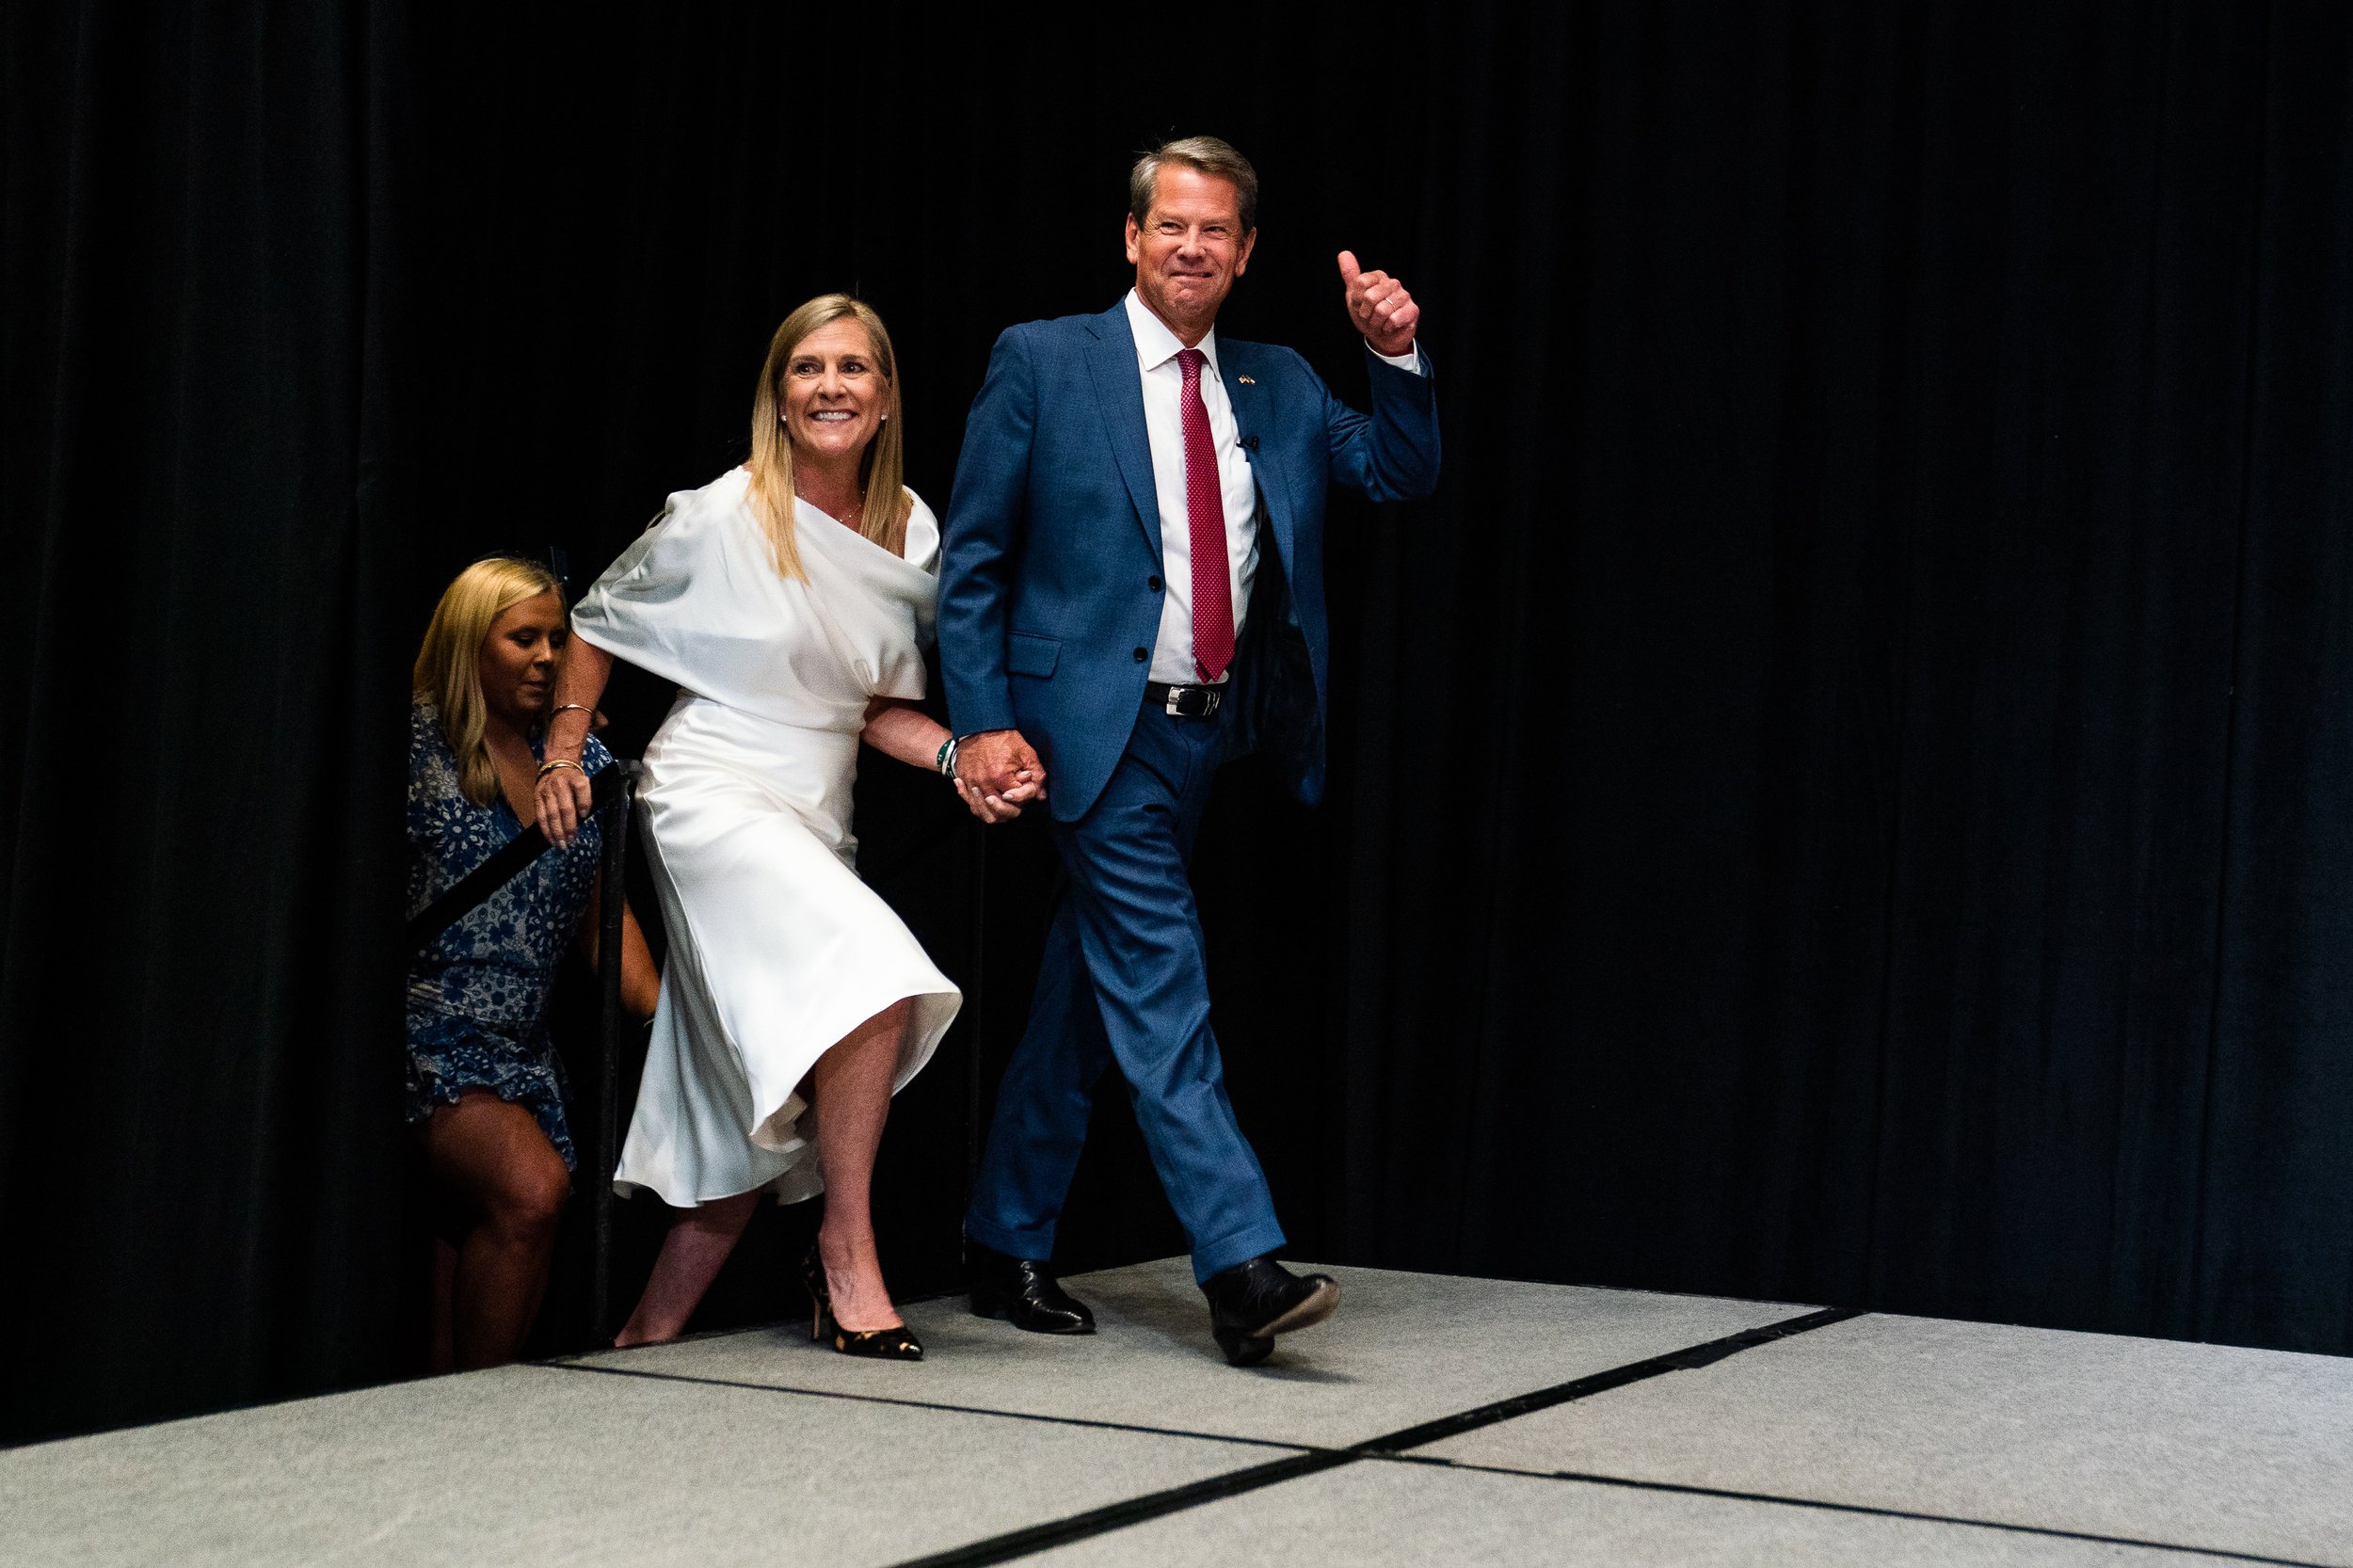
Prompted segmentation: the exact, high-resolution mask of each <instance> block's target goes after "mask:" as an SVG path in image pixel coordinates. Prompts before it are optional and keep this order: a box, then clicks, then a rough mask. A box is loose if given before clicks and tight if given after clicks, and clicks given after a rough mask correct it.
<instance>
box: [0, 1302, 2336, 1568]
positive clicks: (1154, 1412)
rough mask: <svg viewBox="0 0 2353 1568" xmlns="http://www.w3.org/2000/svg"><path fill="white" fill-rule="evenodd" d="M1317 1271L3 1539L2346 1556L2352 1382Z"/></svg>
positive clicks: (2293, 1368)
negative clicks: (1296, 1306) (1319, 1297)
mask: <svg viewBox="0 0 2353 1568" xmlns="http://www.w3.org/2000/svg"><path fill="white" fill-rule="evenodd" d="M1337 1272H1339V1274H1340V1276H1341V1278H1342V1280H1343V1282H1344V1284H1345V1286H1346V1290H1347V1298H1346V1303H1345V1304H1344V1306H1343V1307H1342V1310H1341V1313H1340V1315H1339V1317H1338V1318H1337V1319H1336V1320H1334V1321H1333V1322H1332V1323H1331V1324H1330V1325H1329V1326H1327V1327H1326V1328H1323V1329H1320V1330H1317V1331H1314V1332H1313V1333H1310V1334H1307V1335H1303V1336H1299V1337H1297V1338H1296V1339H1291V1340H1287V1341H1285V1346H1286V1348H1285V1349H1284V1351H1283V1352H1281V1354H1280V1355H1279V1356H1278V1357H1277V1359H1276V1360H1275V1361H1273V1363H1271V1364H1269V1365H1268V1366H1266V1367H1264V1368H1257V1369H1255V1370H1251V1371H1235V1370H1233V1369H1231V1368H1226V1367H1225V1365H1224V1364H1223V1363H1221V1362H1220V1361H1218V1360H1217V1359H1216V1357H1215V1354H1214V1352H1213V1351H1212V1349H1211V1347H1210V1345H1209V1336H1208V1334H1207V1332H1206V1329H1205V1327H1204V1314H1203V1312H1202V1308H1201V1304H1200V1297H1199V1295H1198V1293H1197V1292H1195V1291H1194V1290H1193V1284H1192V1279H1191V1276H1190V1273H1189V1272H1188V1271H1187V1270H1186V1269H1185V1268H1184V1266H1183V1264H1182V1263H1181V1262H1180V1261H1177V1260H1174V1259H1172V1260H1167V1261H1163V1262H1160V1263H1153V1264H1144V1265H1141V1266H1139V1267H1137V1268H1133V1269H1122V1270H1116V1271H1113V1272H1108V1273H1103V1274H1096V1275H1092V1276H1088V1277H1087V1278H1085V1279H1083V1280H1081V1281H1074V1282H1073V1284H1074V1288H1076V1289H1078V1290H1079V1291H1080V1293H1081V1294H1083V1295H1085V1296H1086V1297H1087V1298H1088V1299H1090V1300H1091V1301H1092V1302H1093V1303H1094V1304H1095V1305H1096V1316H1097V1318H1098V1320H1099V1321H1100V1323H1101V1325H1102V1333H1101V1334H1099V1335H1098V1336H1096V1337H1095V1338H1093V1339H1080V1340H1057V1339H1046V1338H1040V1337H1037V1336H1028V1335H1022V1334H1018V1333H1016V1332H1015V1331H1014V1330H1012V1329H1010V1328H1008V1327H1006V1326H1005V1325H1003V1324H1001V1323H991V1322H984V1321H981V1320H975V1319H973V1318H971V1317H969V1316H968V1315H967V1314H966V1313H965V1312H964V1311H963V1309H962V1303H961V1302H935V1303H928V1304H919V1305H917V1306H914V1307H912V1308H911V1309H910V1310H909V1312H908V1317H909V1319H910V1320H912V1321H913V1322H914V1323H915V1325H916V1326H917V1328H918V1330H919V1331H920V1333H921V1334H922V1336H923V1340H924V1344H925V1346H926V1348H927V1350H928V1352H929V1354H928V1356H927V1359H926V1360H925V1361H923V1362H922V1363H921V1364H920V1365H918V1366H882V1365H875V1364H872V1363H864V1362H856V1361H852V1360H849V1359H847V1358H845V1357H841V1356H837V1355H834V1354H832V1353H830V1352H827V1351H825V1350H824V1349H822V1348H821V1347H817V1346H812V1345H811V1344H809V1343H808V1338H807V1336H806V1334H805V1333H802V1334H798V1335H796V1334H794V1333H792V1332H791V1331H788V1330H752V1331H747V1332H744V1333H740V1334H729V1335H722V1336H711V1337H707V1338H701V1339H696V1340H690V1341H687V1342H685V1343H681V1344H678V1345H669V1346H660V1347H653V1348H648V1349H645V1350H638V1351H627V1352H608V1353H605V1354H601V1355H595V1356H588V1357H583V1358H580V1359H578V1360H573V1361H568V1362H564V1363H559V1364H552V1365H544V1366H527V1367H510V1368H502V1369H500V1370H497V1371H492V1372H479V1373H472V1374H469V1375H467V1376H463V1377H455V1378H441V1379H434V1380H429V1381H424V1382H419V1383H410V1384H398V1385H395V1386H392V1387H388V1388H378V1389H369V1390H364V1391H361V1392H359V1393H353V1394H342V1395H335V1396H330V1397H328V1398H324V1399H316V1400H298V1401H295V1402H291V1403H287V1404H282V1405H276V1406H271V1407H267V1408H264V1409H260V1410H249V1411H240V1412H235V1413H232V1414H229V1415H223V1416H205V1417H201V1418H199V1419H195V1420H188V1421H176V1422H171V1423H168V1424H165V1425H161V1426H153V1427H146V1428H140V1429H137V1430H135V1431H129V1432H110V1433H104V1434H102V1435H99V1436H94V1437H87V1438H76V1439H72V1440H70V1441H67V1442H61V1443H53V1444H46V1445H40V1446H37V1447H32V1448H19V1449H14V1450H10V1451H7V1452H0V1559H5V1560H6V1561H8V1562H9V1563H11V1564H14V1563H27V1564H31V1563H42V1564H46V1563H73V1564H111V1563H141V1564H146V1563H157V1564H161V1563H171V1564H215V1563H217V1564H230V1563H235V1564H277V1563H306V1564H307V1563H329V1562H332V1563H396V1564H409V1563H491V1562H495V1563H536V1562H548V1563H575V1562H577V1563H591V1562H594V1563H605V1564H609V1563H627V1564H630V1565H631V1568H646V1565H655V1564H670V1563H680V1564H689V1563H691V1564H696V1565H703V1564H713V1565H715V1564H728V1563H738V1562H741V1563H761V1564H770V1563H777V1562H787V1563H799V1562H808V1563H822V1564H825V1565H828V1568H832V1565H841V1568H849V1565H853V1564H893V1563H904V1562H913V1561H922V1560H932V1561H937V1562H941V1563H947V1562H955V1563H975V1564H977V1563H982V1562H1000V1561H1032V1562H1039V1563H1053V1564H1071V1565H1077V1564H1088V1565H1094V1564H1127V1563H1136V1564H1147V1563H1149V1564H1160V1563H1192V1562H1199V1563H1203V1564H1212V1563H1213V1564H1218V1565H1220V1568H1227V1565H1238V1564H1250V1563H1282V1564H1286V1565H1306V1564H1322V1563H1363V1564H1369V1565H1380V1564H1391V1563H1396V1564H1404V1563H1427V1562H1444V1563H1486V1562H1495V1563H1504V1562H1509V1563H1528V1562H1560V1563H1599V1564H1624V1565H1629V1568H1641V1565H1647V1564H1654V1563H1657V1564H1665V1563H1676V1564H1681V1563H1719V1562H1721V1563H1736V1562H1737V1563H1754V1562H1801V1563H1823V1564H1850V1563H1851V1564H1883V1563H1884V1564H1900V1563H1970V1564H1976V1563H1986V1564H1995V1563H2029V1562H2031V1563H2060V1564H2074V1563H2093V1562H2101V1563H2152V1564H2154V1563H2213V1562H2217V1561H2232V1560H2237V1561H2250V1562H2288V1563H2316V1564H2330V1565H2343V1568H2353V1361H2347V1360H2339V1359H2335V1358H2331V1357H2323V1356H2299V1355H2285V1354H2277V1353H2271V1352H2255V1351H2242V1350H2232V1349H2223V1348H2218V1347H2212V1346H2198V1345H2179V1344H2172V1343H2167V1342H2162V1341H2151V1340H2136V1339H2120V1338H2109V1337H2104V1336H2094V1335H2078V1334H2059V1333H2052V1332H2047V1331H2042V1330H2034V1329H2016V1328H1998V1327H1987V1326H1983V1325H1977V1324H1964V1323H1952V1322H1943V1321H1937V1320H1925V1319H1911V1318H1896V1317H1886V1316H1876V1315H1874V1316H1863V1317H1843V1318H1842V1317H1839V1316H1838V1315H1834V1314H1821V1313H1817V1312H1815V1311H1814V1310H1813V1309H1812V1308H1810V1307H1808V1306H1806V1305H1804V1304H1790V1303H1756V1302H1739V1301H1717V1300H1705V1299H1700V1298H1694V1297H1685V1296H1658V1295H1648V1294H1643V1293H1641V1292H1635V1291H1620V1290H1593V1289H1581V1288H1572V1287H1563V1286H1536V1285H1513V1284H1499V1283H1496V1282H1492V1281H1482V1280H1466V1279H1451V1278H1443V1277H1434V1276H1430V1275H1418V1274H1402V1273H1387V1272H1378V1271H1372V1270H1361V1269H1350V1270H1341V1271H1337ZM1791 1330H1794V1332H1791Z"/></svg>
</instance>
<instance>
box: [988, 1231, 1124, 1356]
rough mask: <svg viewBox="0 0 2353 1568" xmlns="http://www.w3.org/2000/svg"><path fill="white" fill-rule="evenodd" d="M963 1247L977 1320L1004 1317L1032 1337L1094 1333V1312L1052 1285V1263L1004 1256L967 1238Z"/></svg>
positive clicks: (1060, 1288)
mask: <svg viewBox="0 0 2353 1568" xmlns="http://www.w3.org/2000/svg"><path fill="white" fill-rule="evenodd" d="M964 1245H965V1249H966V1250H965V1260H964V1270H965V1279H966V1282H967V1283H968V1285H969V1286H970V1287H971V1290H972V1316H974V1317H975V1318H1002V1319H1004V1320H1006V1321H1007V1322H1009V1323H1011V1324H1012V1325H1013V1326H1014V1327H1016V1328H1025V1329H1028V1330H1029V1331H1030V1332H1031V1333H1032V1334H1093V1333H1094V1332H1095V1314H1094V1313H1092V1312H1089V1311H1088V1310H1087V1309H1086V1304H1085V1303H1084V1302H1080V1301H1074V1300H1072V1299H1071V1297H1070V1295H1069V1294H1068V1292H1066V1291H1064V1289H1063V1288H1062V1287H1061V1286H1060V1285H1057V1284H1056V1283H1054V1271H1053V1266H1052V1265H1050V1264H1047V1263H1040V1262H1038V1261H1036V1260H1035V1259H1032V1258H1027V1257H1007V1256H1005V1255H1004V1254H1003V1253H1000V1252H999V1251H997V1250H996V1249H995V1248H993V1247H984V1246H982V1245H981V1244H980V1243H979V1242H978V1241H975V1240H972V1239H971V1238H969V1237H967V1238H966V1239H965V1243H964Z"/></svg>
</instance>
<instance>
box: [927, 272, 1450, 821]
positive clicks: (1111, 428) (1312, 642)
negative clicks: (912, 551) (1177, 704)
mask: <svg viewBox="0 0 2353 1568" xmlns="http://www.w3.org/2000/svg"><path fill="white" fill-rule="evenodd" d="M1367 360H1368V361H1369V365H1370V368H1371V373H1372V415H1371V417H1370V418H1367V417H1366V416H1365V415H1363V414H1360V413H1358V412H1356V411H1355V410H1354V409H1353V408H1348V407H1347V406H1346V405H1344V404H1342V403H1340V402H1339V401H1338V400H1337V399H1336V398H1335V397H1333V395H1332V393H1331V392H1330V390H1329V389H1328V388H1326V387H1325V386H1324V384H1323V382H1322V381H1321V378H1319V377H1318V376H1317V375H1316V373H1315V372H1314V371H1312V370H1310V369H1308V368H1307V361H1306V360H1303V359H1301V358H1300V357H1299V356H1298V355H1297V354H1295V353H1293V352H1292V351H1291V350H1289V349H1288V348H1276V347H1273V346H1271V345H1269V344H1255V343H1237V342H1233V341H1230V340H1227V339H1225V338H1221V339H1219V340H1218V371H1219V375H1220V376H1221V377H1222V378H1223V380H1224V382H1225V395H1226V398H1227V400H1228V401H1229V402H1230V403H1231V404H1232V406H1233V410H1234V424H1235V426H1236V430H1237V434H1238V436H1239V437H1240V439H1241V442H1242V450H1243V451H1244V453H1245V454H1247V455H1248V456H1249V459H1250V466H1251V471H1252V473H1253V475H1254V477H1255V478H1256V479H1257V489H1258V504H1259V530H1258V560H1259V566H1258V574H1257V580H1256V582H1255V584H1254V585H1253V587H1252V590H1251V602H1250V605H1249V608H1248V617H1249V618H1248V622H1247V624H1246V625H1245V627H1244V630H1243V633H1242V646H1241V650H1240V652H1239V654H1238V656H1237V658H1236V660H1235V666H1234V680H1235V689H1234V691H1233V693H1232V694H1231V695H1230V696H1229V698H1228V703H1227V707H1228V708H1229V709H1230V710H1232V712H1231V716H1230V717H1229V719H1228V721H1227V722H1228V723H1229V724H1231V725H1233V726H1234V727H1235V728H1236V732H1237V739H1238V741H1239V743H1240V744H1239V745H1238V746H1237V747H1236V748H1235V749H1236V751H1237V752H1239V751H1241V750H1246V749H1250V748H1253V747H1257V748H1262V749H1265V750H1266V751H1268V752H1269V753H1270V754H1271V755H1273V757H1274V759H1275V761H1276V767H1277V770H1278V772H1279V773H1280V774H1281V775H1282V776H1283V778H1284V781H1285V783H1286V784H1287V785H1288V786H1289V788H1290V789H1291V791H1292V792H1294V793H1296V794H1297V795H1298V796H1299V797H1300V798H1301V799H1303V800H1306V801H1314V800H1316V799H1318V798H1320V797H1321V794H1322V792H1323V716H1324V693H1325V683H1326V679H1327V674H1326V672H1327V671H1328V670H1329V668H1330V633H1329V631H1328V624H1329V623H1328V620H1327V618H1326V616H1325V610H1324V602H1323V501H1324V495H1325V492H1326V490H1327V488H1329V486H1330V485H1331V482H1332V481H1333V480H1334V479H1338V480H1340V481H1341V482H1343V483H1345V484H1350V485H1353V486H1355V487H1356V488H1358V489H1361V490H1363V491H1364V492H1365V493H1366V494H1367V495H1369V496H1370V497H1371V498H1372V499H1373V500H1375V501H1407V500H1413V499H1416V498H1417V497H1420V496H1424V495H1427V494H1429V493H1430V491H1431V489H1432V488H1433V487H1434V486H1435V485H1436V484H1437V480H1438V415H1437V402H1436V393H1435V390H1434V388H1433V385H1432V378H1431V376H1429V375H1428V374H1423V375H1419V376H1417V375H1415V374H1413V373H1412V372H1410V371H1403V370H1400V369H1398V368H1397V367H1396V366H1394V365H1389V364H1385V363H1383V362H1382V361H1381V360H1379V359H1377V358H1374V357H1372V356H1371V355H1370V354H1369V353H1368V355H1367ZM1422 369H1423V371H1424V372H1425V373H1427V372H1428V370H1429V369H1430V363H1429V360H1428V358H1427V356H1425V357H1424V358H1423V360H1422ZM1160 578H1161V566H1160V503H1159V499H1158V491H1157V489H1156V488H1155V486H1154V483H1153V477H1152V449H1151V444H1150V441H1149V439H1148V438H1147V437H1146V435H1145V433H1144V390H1143V385H1142V381H1141V379H1140V377H1139V376H1138V373H1137V369H1136V345H1135V336H1134V334H1133V333H1132V332H1130V331H1129V330H1128V313H1127V309H1126V306H1125V304H1124V303H1123V304H1121V305H1114V306H1113V307H1112V309H1110V310H1109V311H1106V312H1103V313H1102V314H1101V315H1090V316H1063V317H1060V318H1058V319H1056V320H1053V321H1032V322H1026V323H1024V324H1023V325H1021V326H1018V327H1014V328H1008V329H1007V330H1006V331H1005V333H1004V335H1003V336H1001V337H1000V338H999V339H998V340H997V347H996V350H995V351H994V352H993V353H992V354H991V355H990V356H989V361H988V378H987V379H986V380H985V381H984V382H982V384H981V391H980V395H979V396H977V397H975V398H974V399H973V400H972V412H971V415H970V417H969V418H968V420H967V421H966V422H965V427H964V451H963V454H962V456H959V457H958V458H957V460H956V483H955V489H954V491H953V493H952V495H951V496H950V497H949V501H948V521H947V524H946V527H945V529H944V530H943V538H942V543H941V552H940V572H939V649H940V663H941V664H942V666H943V669H944V671H945V675H946V681H947V687H948V716H949V722H950V724H951V726H952V728H953V729H954V731H955V733H957V734H958V735H970V734H974V733H977V732H979V731H981V730H984V729H1016V728H1017V729H1019V730H1020V731H1021V732H1022V734H1023V735H1025V736H1027V737H1028V738H1029V741H1030V743H1031V744H1032V745H1035V746H1036V747H1037V748H1038V750H1039V752H1040V753H1041V754H1042V755H1043V756H1044V758H1045V760H1046V768H1047V777H1048V800H1049V803H1050V804H1051V806H1052V808H1053V813H1054V815H1055V816H1056V817H1057V818H1059V819H1060V820H1062V821H1064V822H1072V821H1076V820H1077V819H1078V818H1079V817H1080V816H1082V815H1084V814H1085V812H1086V809H1087V808H1088V807H1090V806H1092V805H1094V804H1095V799H1096V796H1097V795H1098V794H1100V793H1101V792H1102V790H1103V786H1104V784H1105V783H1107V782H1108V781H1109V780H1110V778H1111V776H1112V769H1113V768H1115V767H1116V766H1117V765H1118V763H1119V758H1120V754H1121V752H1122V751H1123V750H1125V749H1126V746H1127V744H1128V731H1129V730H1131V729H1133V728H1135V723H1136V712H1137V710H1138V709H1139V708H1140V707H1142V705H1143V702H1144V683H1145V680H1146V675H1147V666H1148V663H1149V660H1150V658H1151V648H1152V645H1153V643H1154V642H1155V641H1156V640H1157V639H1158V637H1159V635H1160V601H1161V599H1162V596H1163V590H1162V589H1161V588H1160V586H1159V584H1160Z"/></svg>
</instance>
